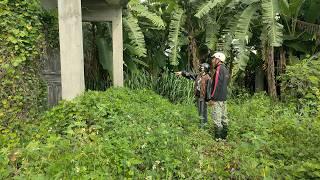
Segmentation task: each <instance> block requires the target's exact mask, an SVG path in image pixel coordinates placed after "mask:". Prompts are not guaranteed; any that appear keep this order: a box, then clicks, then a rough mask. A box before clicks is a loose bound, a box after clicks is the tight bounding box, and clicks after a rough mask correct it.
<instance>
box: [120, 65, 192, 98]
mask: <svg viewBox="0 0 320 180" xmlns="http://www.w3.org/2000/svg"><path fill="white" fill-rule="evenodd" d="M125 86H126V87H128V88H130V89H149V90H153V91H155V92H156V93H158V94H160V95H161V96H164V97H166V98H168V99H169V100H170V101H171V102H173V103H187V104H192V103H193V100H194V97H193V86H194V83H193V81H190V80H187V79H185V78H181V77H176V76H175V74H174V73H172V72H170V71H169V70H164V71H163V72H162V73H160V74H158V75H151V74H150V73H149V72H147V71H139V72H135V73H129V74H127V75H126V79H125Z"/></svg>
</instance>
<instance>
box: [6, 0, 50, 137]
mask: <svg viewBox="0 0 320 180" xmlns="http://www.w3.org/2000/svg"><path fill="white" fill-rule="evenodd" d="M40 15H41V8H40V6H39V2H38V1H37V0H1V1H0V19H1V21H0V79H1V81H0V83H1V84H0V99H1V101H0V131H2V130H3V129H4V127H8V126H11V125H13V124H14V122H17V121H20V120H26V119H32V118H33V117H34V116H35V114H36V113H38V112H39V110H40V109H41V108H43V104H44V103H43V102H44V97H45V96H44V95H45V91H44V89H45V88H44V83H43V81H42V80H41V78H40V76H39V75H40V66H41V63H40V60H39V59H40V58H39V54H40V53H41V51H42V44H43V35H42V24H41V21H40Z"/></svg>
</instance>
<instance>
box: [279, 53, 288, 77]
mask: <svg viewBox="0 0 320 180" xmlns="http://www.w3.org/2000/svg"><path fill="white" fill-rule="evenodd" d="M286 67H287V59H286V51H285V50H284V48H283V47H281V48H280V74H283V73H285V72H286Z"/></svg>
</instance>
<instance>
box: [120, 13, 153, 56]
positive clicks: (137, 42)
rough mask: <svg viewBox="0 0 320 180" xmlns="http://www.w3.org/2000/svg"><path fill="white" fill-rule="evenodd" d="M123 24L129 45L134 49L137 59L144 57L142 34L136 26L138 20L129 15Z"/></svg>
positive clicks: (145, 53)
mask: <svg viewBox="0 0 320 180" xmlns="http://www.w3.org/2000/svg"><path fill="white" fill-rule="evenodd" d="M123 24H124V28H125V30H126V31H127V32H128V38H129V39H130V44H131V46H132V47H133V48H134V49H135V52H136V55H137V56H138V57H146V55H147V49H146V45H145V40H144V36H143V33H142V31H141V29H140V27H139V25H138V20H137V19H136V18H135V17H133V16H132V14H130V13H129V14H128V16H127V17H125V18H124V19H123Z"/></svg>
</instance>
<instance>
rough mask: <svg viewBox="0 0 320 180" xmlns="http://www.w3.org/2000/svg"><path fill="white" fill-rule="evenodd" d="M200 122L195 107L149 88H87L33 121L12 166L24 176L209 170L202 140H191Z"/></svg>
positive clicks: (167, 174)
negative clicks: (187, 107)
mask: <svg viewBox="0 0 320 180" xmlns="http://www.w3.org/2000/svg"><path fill="white" fill-rule="evenodd" d="M197 122H198V121H197V116H196V113H195V111H194V109H193V108H192V111H190V110H188V111H186V110H184V109H183V108H180V107H178V106H176V105H172V104H171V103H169V102H168V101H167V100H164V99H162V98H161V97H160V96H157V95H155V94H154V93H153V92H151V91H146V90H142V91H130V90H128V89H110V90H108V91H107V92H88V93H86V94H85V95H84V96H81V97H79V98H77V99H75V100H74V101H71V102H62V103H61V104H60V105H59V106H57V107H55V108H53V109H52V110H51V111H49V112H47V113H46V115H44V117H43V118H42V119H41V120H40V121H39V122H38V123H37V124H34V126H33V128H31V127H30V128H29V132H31V133H30V135H29V140H27V141H29V142H28V143H27V144H26V146H25V147H24V148H21V150H20V151H19V152H21V157H20V158H19V159H17V162H16V164H18V165H17V166H14V167H13V168H12V167H11V169H12V170H14V169H17V168H18V169H19V170H18V173H17V174H16V176H19V177H21V178H25V177H31V178H36V177H37V178H39V177H42V176H44V177H54V178H62V177H65V178H79V177H83V178H93V179H96V178H103V177H105V178H106V177H109V178H116V179H118V178H123V177H138V178H145V177H148V176H151V177H157V178H184V177H201V176H205V173H202V169H201V167H200V166H199V163H198V161H199V156H200V153H199V152H200V150H201V148H202V145H201V144H199V143H197V142H194V144H190V143H189V142H188V138H191V137H192V134H197V133H198V132H199V130H198V129H197ZM206 138H207V139H210V136H207V137H206ZM27 139H28V138H27ZM5 152H7V151H5ZM5 162H7V161H5ZM12 173H13V174H14V172H11V175H12ZM4 177H6V176H4Z"/></svg>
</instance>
